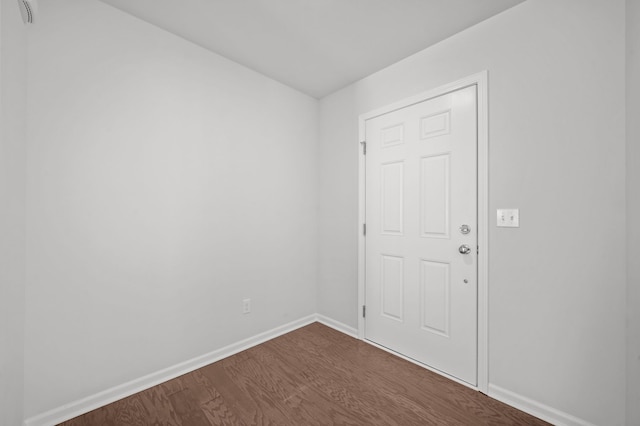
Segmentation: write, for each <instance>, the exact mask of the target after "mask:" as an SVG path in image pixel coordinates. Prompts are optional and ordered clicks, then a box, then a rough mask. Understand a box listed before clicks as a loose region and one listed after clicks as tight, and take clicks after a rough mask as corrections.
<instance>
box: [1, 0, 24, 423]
mask: <svg viewBox="0 0 640 426" xmlns="http://www.w3.org/2000/svg"><path fill="white" fill-rule="evenodd" d="M26 40H27V39H26V33H25V27H24V24H23V23H22V18H21V17H20V11H19V10H18V3H17V2H16V1H14V0H1V1H0V425H18V424H20V423H21V421H22V413H23V404H22V391H23V356H24V349H23V348H24V314H25V295H24V270H25V168H26V160H25V152H26V151H25V150H26V57H27V54H26V51H27V42H26Z"/></svg>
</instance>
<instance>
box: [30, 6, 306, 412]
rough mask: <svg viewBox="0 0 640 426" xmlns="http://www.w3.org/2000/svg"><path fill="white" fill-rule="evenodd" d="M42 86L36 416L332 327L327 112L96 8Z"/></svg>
mask: <svg viewBox="0 0 640 426" xmlns="http://www.w3.org/2000/svg"><path fill="white" fill-rule="evenodd" d="M28 75H29V77H28V85H29V94H28V105H29V106H28V113H29V124H28V170H27V172H28V183H27V194H28V196H27V207H28V214H27V225H28V230H27V261H28V271H27V319H26V361H25V362H26V391H25V409H26V417H31V416H34V415H37V414H39V413H42V412H45V411H47V410H50V409H53V408H56V407H59V406H61V405H62V404H66V403H69V402H72V401H75V400H77V399H79V398H82V397H85V396H89V395H92V394H94V393H96V392H99V391H101V390H103V389H107V388H110V387H112V386H115V385H119V384H122V383H124V382H126V381H128V380H131V379H137V378H139V377H141V376H143V375H145V374H148V373H152V372H155V371H158V370H160V369H162V368H165V367H168V366H172V365H174V364H176V363H179V362H182V361H185V360H188V359H190V358H192V357H195V356H198V355H202V354H205V353H207V352H209V351H212V350H215V349H217V348H220V347H223V346H225V345H228V344H230V343H234V342H237V341H238V340H240V339H242V338H246V337H249V336H254V335H256V334H257V333H259V332H262V331H265V330H269V329H272V328H274V327H276V326H279V325H282V324H286V323H288V322H290V321H293V320H296V319H299V318H302V317H304V316H306V315H310V314H313V313H315V312H316V306H315V286H316V277H317V271H316V259H317V240H316V238H317V235H316V234H317V229H316V226H315V225H314V224H315V223H316V222H317V205H316V204H317V184H318V174H317V165H316V151H317V134H318V102H317V101H316V100H315V99H312V98H310V97H308V96H306V95H302V94H300V93H299V92H296V91H294V90H292V89H290V88H287V87H285V86H282V85H281V84H279V83H276V82H274V81H273V80H270V79H267V78H265V77H263V76H261V75H259V74H257V73H255V72H253V71H250V70H248V69H246V68H243V67H241V66H239V65H237V64H235V63H232V62H230V61H228V60H226V59H224V58H222V57H220V56H217V55H214V54H212V53H210V52H207V51H205V50H203V49H201V48H199V47H197V46H195V45H192V44H190V43H188V42H186V41H183V40H182V39H179V38H177V37H175V36H173V35H171V34H169V33H166V32H164V31H161V30H159V29H157V28H155V27H153V26H151V25H149V24H146V23H144V22H142V21H139V20H137V19H136V18H133V17H131V16H128V15H126V14H124V13H122V12H120V11H118V10H116V9H113V8H111V7H110V6H107V5H105V4H103V3H100V2H97V1H95V0H55V1H53V0H42V1H40V14H39V22H38V24H37V25H36V26H34V28H33V32H31V33H30V36H29V74H28ZM246 297H250V298H251V299H252V313H251V314H250V315H243V314H242V312H241V311H242V309H241V308H242V304H241V300H242V299H243V298H246Z"/></svg>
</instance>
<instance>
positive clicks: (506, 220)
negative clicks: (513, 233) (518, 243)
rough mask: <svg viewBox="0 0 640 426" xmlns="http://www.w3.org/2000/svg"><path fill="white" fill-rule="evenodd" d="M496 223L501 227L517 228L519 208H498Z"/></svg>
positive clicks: (518, 225)
mask: <svg viewBox="0 0 640 426" xmlns="http://www.w3.org/2000/svg"><path fill="white" fill-rule="evenodd" d="M497 225H498V227H501V228H519V227H520V209H498V214H497Z"/></svg>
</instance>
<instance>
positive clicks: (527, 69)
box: [318, 0, 625, 425]
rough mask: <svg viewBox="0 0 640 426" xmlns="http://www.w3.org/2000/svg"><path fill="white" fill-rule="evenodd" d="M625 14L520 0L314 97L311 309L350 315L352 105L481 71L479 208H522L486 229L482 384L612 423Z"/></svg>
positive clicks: (619, 403) (616, 401)
mask: <svg viewBox="0 0 640 426" xmlns="http://www.w3.org/2000/svg"><path fill="white" fill-rule="evenodd" d="M624 19H625V18H624V1H623V0H615V1H602V0H562V1H558V0H531V1H528V2H525V3H523V4H521V5H518V6H516V7H514V8H512V9H510V10H508V11H506V12H504V13H502V14H500V15H498V16H496V17H494V18H492V19H490V20H488V21H485V22H484V23H481V24H479V25H477V26H475V27H473V28H471V29H469V30H467V31H464V32H462V33H460V34H458V35H456V36H454V37H452V38H450V39H447V40H445V41H444V42H442V43H439V44H438V45H436V46H433V47H431V48H429V49H426V50H424V51H422V52H420V53H418V54H416V55H414V56H412V57H410V58H408V59H406V60H404V61H401V62H400V63H397V64H395V65H393V66H391V67H389V68H387V69H385V70H382V71H380V72H378V73H376V74H373V75H372V76H370V77H367V78H365V79H363V80H361V81H360V82H358V83H356V84H354V85H352V86H349V87H347V88H345V89H344V90H341V91H339V92H337V93H335V94H332V95H330V96H328V97H327V98H325V99H323V100H322V101H321V144H320V147H321V148H320V149H321V153H320V159H321V165H320V170H321V183H320V189H321V190H320V197H321V198H320V200H321V205H322V210H321V215H320V222H321V223H320V229H321V231H320V253H319V257H320V265H321V269H320V273H319V276H320V279H319V289H318V310H319V313H320V314H325V315H327V316H330V317H332V318H334V319H337V320H340V321H343V322H345V323H346V324H348V325H350V326H356V324H357V308H356V303H357V299H356V296H357V280H356V276H357V274H356V273H357V270H356V268H357V232H358V226H357V203H358V198H357V188H358V182H357V179H358V176H357V165H358V134H357V131H358V129H357V123H358V121H357V119H358V115H359V114H361V113H364V112H367V111H370V110H372V109H375V108H378V107H381V106H383V105H386V104H389V103H391V102H394V101H397V100H400V99H402V98H405V97H408V96H411V95H414V94H417V93H420V92H421V91H425V90H428V89H431V88H434V87H437V86H440V85H443V84H445V83H448V82H451V81H454V80H457V79H459V78H462V77H465V76H468V75H471V74H474V73H476V72H478V71H481V70H485V69H486V70H489V86H490V87H489V97H490V106H489V108H490V110H489V115H490V123H489V124H490V141H489V145H490V148H489V150H490V153H489V155H490V176H489V186H490V187H489V191H490V212H491V211H495V209H496V208H500V207H517V208H520V209H521V227H520V228H519V229H497V228H496V227H495V226H494V225H493V224H492V226H491V227H490V229H489V238H490V241H489V244H490V254H489V255H490V265H489V267H490V271H489V272H490V282H489V298H490V300H489V314H490V318H489V327H490V339H489V350H490V366H489V379H490V385H491V391H492V392H494V393H495V392H496V391H498V390H502V391H508V392H513V393H514V394H515V395H516V396H518V398H520V397H523V398H529V399H531V400H533V401H534V402H535V404H538V405H539V407H543V408H553V409H556V410H560V411H561V412H563V413H565V414H567V415H571V416H576V417H578V418H580V419H583V420H585V421H589V422H592V423H595V424H600V425H605V424H606V425H620V424H623V422H624V417H625V414H624V413H625V403H624V401H625V349H624V347H625V325H624V321H625V318H624V317H625V314H624V312H625V230H624V225H623V224H624V223H625V190H624V188H625V171H624V169H625V129H624V127H625V117H624V108H625V104H624V99H625V92H624V90H625V86H624V73H625V69H624V62H625V52H624V36H625V35H624ZM489 217H493V216H492V215H491V214H489ZM520 401H525V400H524V399H520Z"/></svg>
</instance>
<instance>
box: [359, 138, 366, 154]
mask: <svg viewBox="0 0 640 426" xmlns="http://www.w3.org/2000/svg"><path fill="white" fill-rule="evenodd" d="M360 144H361V145H362V154H363V155H367V142H366V141H362V142H360Z"/></svg>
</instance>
